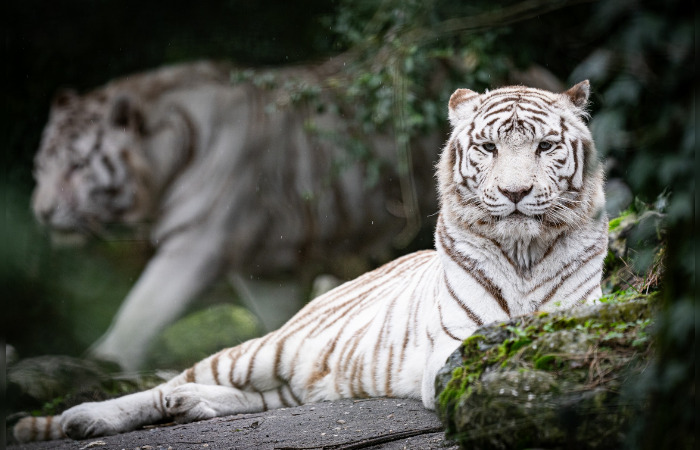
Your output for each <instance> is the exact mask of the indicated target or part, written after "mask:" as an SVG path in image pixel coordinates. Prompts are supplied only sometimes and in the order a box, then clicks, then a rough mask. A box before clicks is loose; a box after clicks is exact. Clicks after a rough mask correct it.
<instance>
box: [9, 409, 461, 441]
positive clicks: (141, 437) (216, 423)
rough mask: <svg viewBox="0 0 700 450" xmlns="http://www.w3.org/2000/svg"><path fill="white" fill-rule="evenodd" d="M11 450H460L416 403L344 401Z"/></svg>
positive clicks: (438, 422)
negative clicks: (446, 449)
mask: <svg viewBox="0 0 700 450" xmlns="http://www.w3.org/2000/svg"><path fill="white" fill-rule="evenodd" d="M8 448H11V449H49V448H50V449H71V450H78V449H83V450H86V449H97V450H100V449H110V450H111V449H140V450H167V449H173V450H176V449H278V450H295V449H329V450H330V449H333V450H343V449H344V450H349V449H421V450H423V449H438V448H440V449H445V448H448V449H451V450H455V449H457V446H456V445H454V444H451V443H450V442H447V441H445V435H444V432H443V428H442V424H441V423H440V421H439V420H438V418H437V416H436V415H435V413H434V412H433V411H429V410H426V409H425V408H423V404H422V403H421V402H419V401H416V400H407V399H394V398H391V399H387V398H375V399H367V400H338V401H335V402H322V403H315V404H309V405H303V406H298V407H294V408H283V409H276V410H272V411H266V412H264V413H257V414H238V415H235V416H227V417H217V418H215V419H211V420H205V421H202V422H194V423H189V424H182V425H170V426H167V425H166V426H156V427H149V428H146V429H142V430H137V431H132V432H129V433H123V434H119V435H116V436H105V437H101V438H94V439H86V440H82V441H73V440H68V439H64V440H61V441H50V442H37V443H32V444H24V445H14V446H10V447H8Z"/></svg>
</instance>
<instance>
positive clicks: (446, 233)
mask: <svg viewBox="0 0 700 450" xmlns="http://www.w3.org/2000/svg"><path fill="white" fill-rule="evenodd" d="M587 97H588V83H587V82H584V83H580V84H578V85H576V86H574V87H573V88H572V89H570V90H569V91H567V92H565V93H563V94H554V93H551V92H546V91H540V90H536V89H529V88H524V87H508V88H502V89H498V90H495V91H492V92H489V93H486V94H483V95H479V94H476V93H474V92H472V91H468V90H458V91H457V92H456V93H455V94H453V96H452V98H451V99H450V120H451V122H452V125H453V128H454V130H453V133H452V135H451V137H450V140H449V141H448V143H447V145H446V146H445V147H444V149H443V152H442V155H441V159H440V163H439V166H438V181H439V191H440V217H439V220H438V224H437V229H436V232H435V245H436V251H432V250H429V251H422V252H418V253H414V254H411V255H407V256H405V257H403V258H400V259H397V260H395V261H393V262H390V263H388V264H386V265H384V266H382V267H380V268H378V269H376V270H374V271H372V272H369V273H367V274H365V275H363V276H361V277H359V278H357V279H355V280H353V281H349V282H347V283H345V284H344V285H342V286H340V287H338V288H336V289H334V290H332V291H330V292H328V293H327V294H325V295H322V296H320V297H318V298H317V299H315V300H313V301H312V302H310V303H309V304H308V305H307V306H305V307H304V308H303V309H302V310H301V311H300V312H299V313H298V314H297V315H296V316H294V317H293V318H292V319H291V320H290V321H289V322H287V323H286V324H285V325H284V326H282V327H281V328H280V329H279V330H277V331H274V332H272V333H269V334H268V335H266V336H264V337H262V338H259V339H253V340H251V341H248V342H245V343H243V344H241V345H238V346H236V347H233V348H230V349H225V350H222V351H221V352H219V353H217V354H215V355H212V356H210V357H209V358H207V359H205V360H203V361H201V362H200V363H198V364H196V365H195V366H193V367H192V368H190V369H188V370H186V371H185V372H183V373H182V374H181V375H179V376H178V377H176V378H175V379H173V380H171V381H170V382H168V383H166V384H164V385H161V386H159V387H157V388H155V389H153V390H151V391H146V392H143V393H139V394H134V395H131V396H127V397H123V398H120V399H116V400H110V401H108V402H104V403H88V404H84V405H80V406H78V407H76V408H73V409H71V410H69V411H67V412H66V413H65V414H64V415H63V416H61V418H60V419H59V420H55V421H54V422H55V423H58V422H60V423H62V427H63V430H64V431H66V433H68V434H69V435H71V436H75V437H85V436H89V435H93V434H105V433H115V432H121V431H125V430H127V429H131V428H133V427H134V426H138V425H139V424H143V423H150V422H152V421H154V420H160V419H162V418H163V416H172V417H176V418H178V419H179V420H184V421H188V420H198V419H202V418H208V417H214V416H217V415H225V414H233V413H239V412H253V411H260V410H264V409H269V408H276V407H282V406H290V405H295V404H300V403H305V402H312V401H319V400H333V399H337V398H343V397H367V396H397V397H413V398H421V399H422V401H423V404H424V405H425V406H426V407H428V408H432V407H433V406H434V401H435V400H434V397H435V388H434V380H435V375H436V373H437V371H438V370H439V369H440V367H441V366H442V365H443V364H444V363H445V359H446V358H447V356H448V355H449V354H450V353H452V352H453V350H454V349H455V348H456V347H457V346H458V345H459V343H460V342H461V341H462V340H463V339H465V338H466V337H468V336H469V335H471V334H472V333H473V332H474V331H475V330H476V329H477V328H478V327H479V326H481V325H484V324H487V323H490V322H493V321H497V320H503V319H507V318H510V317H514V316H517V315H521V314H528V313H532V312H535V311H538V310H552V309H557V308H567V307H574V306H578V305H581V304H584V303H587V302H591V301H593V300H594V299H595V298H597V297H598V296H599V295H600V278H601V272H602V262H603V258H604V256H605V254H606V249H607V233H606V231H607V221H606V218H605V214H604V213H603V208H604V198H603V191H602V172H601V170H602V169H601V167H600V165H599V164H598V161H597V156H596V154H595V148H594V146H593V143H592V141H591V136H590V133H589V132H588V130H587V128H586V127H585V124H584V122H583V120H582V116H583V107H584V106H585V103H586V100H587ZM514 103H515V104H517V105H518V108H516V109H518V110H521V111H526V112H527V113H528V114H518V115H516V114H514V112H513V110H514V107H513V104H514ZM516 128H517V130H516V131H514V130H515V129H516ZM522 130H526V132H525V133H523V132H522ZM513 133H519V134H520V135H519V136H518V137H516V138H513ZM514 161H516V162H518V163H517V164H515V165H514ZM521 171H522V172H523V173H521ZM126 409H128V410H131V411H136V412H137V413H136V414H135V415H134V416H132V417H131V418H129V419H128V420H126V419H125V418H123V414H121V412H122V411H124V410H126ZM32 420H36V419H32ZM28 422H30V420H28V421H26V422H25V425H26V426H29V423H28ZM33 425H36V424H33ZM41 425H42V424H39V425H38V426H41ZM43 425H44V426H46V424H45V423H44V424H43ZM49 425H51V424H49Z"/></svg>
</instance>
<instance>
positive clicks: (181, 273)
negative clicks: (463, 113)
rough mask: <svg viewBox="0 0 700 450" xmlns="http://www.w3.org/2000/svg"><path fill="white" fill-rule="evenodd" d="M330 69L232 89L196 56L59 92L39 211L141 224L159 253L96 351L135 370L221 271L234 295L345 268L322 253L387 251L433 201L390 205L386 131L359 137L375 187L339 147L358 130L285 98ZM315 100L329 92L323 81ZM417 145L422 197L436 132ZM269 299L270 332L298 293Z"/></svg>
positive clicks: (98, 226) (74, 223)
mask: <svg viewBox="0 0 700 450" xmlns="http://www.w3.org/2000/svg"><path fill="white" fill-rule="evenodd" d="M333 64H336V65H337V63H335V62H334V61H331V62H330V63H326V64H324V65H321V66H311V67H291V68H284V69H278V70H274V71H270V72H269V73H266V74H265V75H264V76H261V77H259V78H261V79H266V80H268V85H266V86H265V87H259V86H257V85H255V84H254V83H253V82H245V81H243V82H240V83H237V84H232V83H231V81H230V77H231V71H232V70H233V68H231V67H228V66H226V65H223V64H214V63H211V62H201V63H192V64H184V65H179V66H172V67H165V68H162V69H159V70H156V71H151V72H146V73H143V74H137V75H132V76H129V77H125V78H122V79H118V80H115V81H113V82H111V83H109V84H107V85H106V86H103V87H100V88H98V89H96V90H94V91H92V92H89V93H87V94H85V95H80V96H78V95H77V94H74V93H69V92H68V93H63V94H60V95H59V96H58V97H57V98H56V100H55V102H54V105H53V107H52V109H51V115H50V118H49V123H48V124H47V126H46V128H45V129H44V135H43V139H42V143H41V148H40V150H39V153H38V154H37V157H36V169H35V177H36V180H37V187H36V189H35V192H34V197H33V207H34V210H35V212H36V216H37V217H38V218H39V219H40V220H41V221H42V222H44V223H46V224H47V225H48V226H49V227H51V228H52V229H54V230H58V231H78V232H83V233H87V234H100V233H102V232H103V227H104V226H105V225H109V224H114V223H119V224H138V225H146V224H148V225H150V227H149V228H150V229H149V231H150V232H151V243H152V244H153V246H154V247H155V249H156V252H155V254H154V256H153V257H152V258H151V260H150V261H149V263H148V265H147V267H146V268H145V270H144V271H143V273H142V275H141V276H140V278H139V280H138V281H137V283H136V284H135V285H134V287H133V288H132V290H131V291H130V292H129V294H128V296H127V298H126V299H125V301H124V303H123V305H122V307H121V309H120V311H119V313H118V314H117V316H116V318H115V320H114V322H113V324H112V327H111V328H110V330H109V331H108V333H107V334H106V335H105V336H103V338H102V339H101V340H100V341H99V342H98V343H97V344H96V345H95V346H93V348H92V350H91V354H92V356H95V357H97V358H100V359H107V360H113V361H116V362H118V363H119V364H120V365H121V366H122V367H123V368H124V369H127V370H132V369H136V368H138V367H139V366H140V364H141V363H142V361H143V359H144V356H145V350H146V349H148V347H149V343H150V341H151V340H152V338H153V337H154V336H156V335H157V333H158V332H159V331H160V330H161V329H162V328H163V327H164V326H166V325H167V324H168V323H170V322H171V321H172V320H174V319H175V318H176V317H177V316H178V315H179V314H180V313H181V312H182V311H183V310H185V308H186V306H187V305H188V303H189V302H190V301H191V300H192V299H194V298H195V297H196V295H197V294H198V293H199V292H201V291H203V290H204V289H205V288H206V287H207V286H208V285H209V284H210V283H211V282H212V281H213V280H215V279H216V278H217V277H218V276H219V275H233V276H231V277H230V278H231V279H233V280H236V281H235V287H236V288H237V289H239V290H240V291H241V292H248V291H250V290H251V289H250V288H253V287H255V286H254V285H253V286H250V284H252V283H253V282H251V281H248V280H251V279H253V278H255V279H260V278H261V279H266V278H267V279H269V278H273V277H275V276H279V275H280V274H285V275H286V274H294V275H297V276H298V278H300V279H307V280H308V279H310V278H311V277H313V276H314V275H316V273H313V270H318V268H319V267H324V268H325V269H324V270H326V271H327V273H332V274H334V275H337V276H339V277H341V278H349V277H353V276H355V275H357V274H356V273H352V274H348V273H345V272H344V271H343V270H342V269H341V270H335V271H334V270H333V269H334V268H337V267H334V265H333V264H332V262H337V261H340V260H343V259H345V258H352V259H353V260H354V261H357V262H359V263H360V265H361V264H363V263H365V261H366V260H381V261H385V260H387V259H388V257H387V256H386V254H387V253H388V252H389V251H390V250H391V248H392V242H393V239H394V238H395V236H396V235H397V234H398V233H399V232H400V231H401V230H402V228H404V227H405V226H406V217H410V215H411V214H413V215H416V217H418V216H417V215H418V210H423V211H434V210H436V209H437V203H436V201H435V197H436V196H434V195H423V196H421V199H420V201H421V203H420V204H418V205H415V206H417V208H415V209H414V210H413V211H411V212H410V213H409V214H406V216H405V217H404V218H402V217H398V216H397V215H396V214H393V213H391V212H390V211H389V208H387V205H401V204H402V200H403V199H402V193H401V192H402V191H401V183H400V181H399V180H400V178H401V177H400V176H399V174H398V170H397V169H395V168H397V167H398V166H399V164H398V162H397V158H398V157H399V156H398V153H399V152H398V151H397V149H396V144H395V143H394V142H393V141H392V140H391V139H390V138H389V136H388V135H373V136H365V138H366V140H365V141H364V144H366V145H367V147H368V151H369V152H371V156H370V157H369V159H371V160H374V161H382V164H383V165H382V174H383V176H384V177H385V178H386V179H385V180H382V181H381V182H379V183H372V182H370V181H369V180H368V178H369V176H368V173H367V167H366V164H365V161H364V160H363V159H360V158H358V159H353V158H352V157H349V156H348V152H347V151H346V150H345V149H344V148H342V147H341V146H340V145H338V143H344V142H346V140H349V139H352V135H353V131H352V130H349V127H348V126H347V125H346V124H345V123H344V122H343V121H342V120H341V119H340V118H339V116H338V115H337V114H336V113H334V112H333V111H329V108H326V109H325V110H324V111H319V110H318V108H316V106H315V105H314V104H312V103H311V102H310V101H305V100H300V101H298V102H296V103H294V102H292V101H291V100H290V96H292V95H293V94H294V92H290V88H289V85H294V84H297V85H300V86H323V81H324V80H325V79H326V78H327V77H328V76H329V74H332V73H334V71H335V70H336V69H335V68H334V66H333ZM270 79H272V80H275V83H276V84H274V83H272V82H270V81H269V80H270ZM273 84H274V85H273ZM318 95H319V101H322V102H324V103H326V104H329V103H330V102H331V101H332V95H333V93H332V92H331V91H330V90H325V89H324V90H322V91H321V92H320V93H319V94H318ZM431 139H432V140H433V141H434V143H430V142H429V141H430V140H431ZM424 141H425V142H422V141H421V142H418V141H416V142H414V143H413V145H412V148H413V154H412V160H413V173H414V175H415V177H414V181H415V183H416V188H417V189H420V190H421V191H422V192H431V191H432V189H433V187H432V186H433V184H434V180H433V173H432V168H431V165H432V163H433V161H434V160H436V159H437V148H438V145H439V140H438V137H437V133H436V134H435V135H434V137H432V138H430V137H427V138H426V139H424ZM408 207H409V205H408V204H406V208H408ZM396 209H397V208H396V207H394V208H393V211H396ZM411 223H412V222H411ZM370 227H371V230H372V232H371V233H367V229H368V228H370ZM409 234H410V233H409ZM329 255H333V260H332V259H331V258H330V256H329ZM336 266H337V264H336ZM301 268H305V271H304V270H302V269H301ZM241 284H245V285H243V286H241ZM285 289H286V290H285ZM289 290H290V288H289V286H284V287H283V288H282V289H280V291H281V292H280V295H281V294H282V293H284V294H285V295H286V294H287V291H289ZM242 297H245V296H242ZM295 300H296V301H295ZM279 303H280V304H279V305H276V310H280V309H282V310H284V309H288V310H289V314H288V315H287V316H286V317H283V319H282V320H280V322H279V323H274V324H265V325H266V326H268V327H269V329H270V330H272V329H275V328H277V327H278V326H279V325H281V324H282V323H283V322H284V320H286V319H287V318H289V317H290V316H291V315H292V314H293V313H294V312H296V311H297V310H298V309H299V308H300V307H301V306H302V304H303V299H301V298H299V299H292V298H288V299H287V300H286V301H285V302H279ZM256 306H258V305H253V307H256Z"/></svg>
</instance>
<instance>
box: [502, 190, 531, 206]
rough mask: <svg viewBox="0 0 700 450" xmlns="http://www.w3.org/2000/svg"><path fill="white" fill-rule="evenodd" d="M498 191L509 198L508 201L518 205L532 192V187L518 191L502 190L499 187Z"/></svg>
mask: <svg viewBox="0 0 700 450" xmlns="http://www.w3.org/2000/svg"><path fill="white" fill-rule="evenodd" d="M498 190H499V191H500V192H501V194H503V195H505V196H506V197H507V198H508V200H510V201H511V202H513V203H518V202H519V201H520V200H522V199H523V198H524V197H525V196H526V195H527V194H529V193H530V192H532V186H530V187H529V188H524V189H518V190H510V189H502V188H500V187H499V188H498Z"/></svg>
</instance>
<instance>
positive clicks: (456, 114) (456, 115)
mask: <svg viewBox="0 0 700 450" xmlns="http://www.w3.org/2000/svg"><path fill="white" fill-rule="evenodd" d="M478 97H479V94H478V93H477V92H474V91H472V90H469V89H457V90H456V91H454V93H453V94H452V95H451V96H450V102H449V104H448V106H449V117H450V123H451V124H452V126H453V127H455V126H457V123H458V122H460V121H463V120H465V119H468V118H469V117H471V116H472V115H473V114H474V111H476V106H475V105H472V103H473V101H474V100H476V99H477V98H478Z"/></svg>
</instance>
